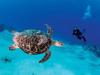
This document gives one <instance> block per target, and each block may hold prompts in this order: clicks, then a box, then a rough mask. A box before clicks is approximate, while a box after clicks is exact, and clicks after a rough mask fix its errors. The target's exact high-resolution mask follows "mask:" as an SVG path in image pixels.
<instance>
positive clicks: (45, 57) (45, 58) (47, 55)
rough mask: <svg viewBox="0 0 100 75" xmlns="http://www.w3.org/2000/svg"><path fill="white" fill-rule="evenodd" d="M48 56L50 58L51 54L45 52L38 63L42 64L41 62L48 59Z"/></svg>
mask: <svg viewBox="0 0 100 75" xmlns="http://www.w3.org/2000/svg"><path fill="white" fill-rule="evenodd" d="M50 56H51V52H50V51H46V52H45V56H44V58H43V59H41V60H40V61H39V63H43V62H45V61H47V60H48V59H49V57H50Z"/></svg>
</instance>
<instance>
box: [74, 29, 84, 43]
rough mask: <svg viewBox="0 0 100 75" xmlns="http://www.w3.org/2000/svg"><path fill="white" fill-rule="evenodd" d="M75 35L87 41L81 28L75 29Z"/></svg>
mask: <svg viewBox="0 0 100 75" xmlns="http://www.w3.org/2000/svg"><path fill="white" fill-rule="evenodd" d="M73 35H74V36H76V37H77V38H78V39H79V40H83V41H84V42H86V38H85V37H84V36H83V33H82V32H80V30H79V29H74V30H73Z"/></svg>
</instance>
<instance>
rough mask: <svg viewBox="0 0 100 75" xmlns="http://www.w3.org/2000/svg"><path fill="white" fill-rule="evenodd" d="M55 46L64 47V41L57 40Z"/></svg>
mask: <svg viewBox="0 0 100 75" xmlns="http://www.w3.org/2000/svg"><path fill="white" fill-rule="evenodd" d="M55 46H58V47H62V46H63V43H62V42H59V41H57V42H55Z"/></svg>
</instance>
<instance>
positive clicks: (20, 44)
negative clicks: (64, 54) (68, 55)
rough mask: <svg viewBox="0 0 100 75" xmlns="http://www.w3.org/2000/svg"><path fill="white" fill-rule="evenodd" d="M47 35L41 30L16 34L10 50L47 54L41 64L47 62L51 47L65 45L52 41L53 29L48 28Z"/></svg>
mask: <svg viewBox="0 0 100 75" xmlns="http://www.w3.org/2000/svg"><path fill="white" fill-rule="evenodd" d="M47 28H48V31H47V33H43V32H41V31H39V30H33V29H30V30H25V31H23V32H14V38H13V41H14V44H13V45H12V46H10V48H9V49H10V50H15V49H16V48H20V49H22V50H23V51H24V52H25V53H27V54H33V55H34V54H41V53H45V56H44V58H43V59H42V60H40V61H39V62H40V63H42V62H44V61H46V60H47V59H48V58H49V57H50V55H51V52H50V51H49V50H48V49H49V47H50V46H51V45H55V46H62V45H63V44H62V43H61V42H58V41H55V42H54V41H53V40H52V39H51V34H52V29H51V27H49V26H47Z"/></svg>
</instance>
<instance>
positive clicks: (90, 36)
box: [0, 0, 100, 75]
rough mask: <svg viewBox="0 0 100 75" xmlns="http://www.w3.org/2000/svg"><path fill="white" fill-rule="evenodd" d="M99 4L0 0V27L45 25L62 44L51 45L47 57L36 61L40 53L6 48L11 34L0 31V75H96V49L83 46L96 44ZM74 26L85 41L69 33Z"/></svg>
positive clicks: (99, 60)
mask: <svg viewBox="0 0 100 75" xmlns="http://www.w3.org/2000/svg"><path fill="white" fill-rule="evenodd" d="M99 7H100V1H99V0H9V1H8V0H0V24H4V28H7V29H9V30H11V29H13V28H14V29H15V30H16V31H23V30H25V29H30V28H33V29H39V30H41V31H45V32H46V27H45V25H44V24H49V25H50V26H51V27H52V28H53V30H54V31H53V36H52V38H53V39H54V40H61V41H62V42H63V43H64V46H63V47H61V48H59V47H54V46H52V47H51V48H50V51H51V52H52V55H51V58H50V59H49V60H48V61H47V62H45V63H42V64H39V63H38V61H39V60H40V59H41V58H42V57H43V56H44V54H41V55H33V56H32V55H27V54H25V53H24V52H23V51H21V50H20V49H16V51H13V52H12V51H9V49H8V47H9V46H10V45H11V44H12V43H13V42H12V37H13V36H12V34H11V33H9V32H8V31H7V29H5V30H4V31H2V32H1V33H0V51H1V52H0V75H99V74H100V57H97V56H99V53H97V52H98V51H99V49H97V50H98V51H97V50H95V51H93V52H91V51H92V50H91V49H90V48H88V47H87V46H88V45H89V46H90V47H91V46H97V47H98V48H99V46H100V39H99V38H100V34H99V31H100V25H99V24H100V21H99V19H100V14H99V13H100V8H99ZM75 26H78V27H79V28H80V29H81V30H85V32H84V35H85V37H86V38H87V42H86V43H85V44H84V43H83V42H81V41H79V40H78V39H76V38H75V37H74V36H73V35H72V30H73V28H74V27H75ZM85 46H86V47H85ZM96 51H97V52H96ZM4 58H8V59H10V60H11V62H5V61H4Z"/></svg>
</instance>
